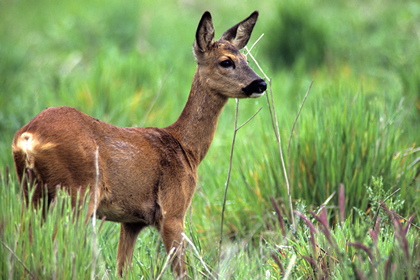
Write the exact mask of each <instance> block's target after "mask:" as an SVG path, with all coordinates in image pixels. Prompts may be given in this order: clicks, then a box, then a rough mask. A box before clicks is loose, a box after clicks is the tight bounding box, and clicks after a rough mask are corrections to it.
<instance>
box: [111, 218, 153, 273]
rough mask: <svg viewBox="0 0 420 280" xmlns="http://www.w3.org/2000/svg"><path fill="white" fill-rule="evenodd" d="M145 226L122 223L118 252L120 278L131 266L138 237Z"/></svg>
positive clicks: (142, 224)
mask: <svg viewBox="0 0 420 280" xmlns="http://www.w3.org/2000/svg"><path fill="white" fill-rule="evenodd" d="M145 226H146V224H144V223H121V230H120V241H119V242H118V252H117V261H118V276H120V277H122V274H123V271H124V269H126V267H127V264H128V265H131V261H132V259H133V251H134V245H135V244H136V239H137V236H138V235H139V233H140V231H141V230H142V229H143V228H144V227H145Z"/></svg>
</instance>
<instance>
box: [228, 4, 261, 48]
mask: <svg viewBox="0 0 420 280" xmlns="http://www.w3.org/2000/svg"><path fill="white" fill-rule="evenodd" d="M257 19H258V11H255V12H253V13H252V14H251V15H250V16H249V17H247V18H246V19H244V20H243V21H241V22H240V23H238V24H237V25H235V26H233V27H232V28H230V29H228V30H227V31H226V32H225V33H224V34H223V35H222V37H220V40H224V41H228V42H230V43H232V44H233V45H234V46H236V47H237V48H238V50H240V49H242V48H243V47H245V46H246V44H247V43H248V41H249V38H250V37H251V33H252V30H253V29H254V26H255V23H256V22H257Z"/></svg>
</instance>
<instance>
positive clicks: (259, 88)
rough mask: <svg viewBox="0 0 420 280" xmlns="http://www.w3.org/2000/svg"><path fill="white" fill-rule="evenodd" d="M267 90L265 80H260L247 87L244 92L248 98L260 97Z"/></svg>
mask: <svg viewBox="0 0 420 280" xmlns="http://www.w3.org/2000/svg"><path fill="white" fill-rule="evenodd" d="M266 89H267V83H266V82H265V81H264V80H263V79H258V80H255V81H253V82H252V83H250V84H249V85H247V86H246V87H244V88H243V89H242V91H243V92H244V93H245V94H246V95H247V96H248V97H253V98H255V97H260V96H262V95H263V94H264V92H265V90H266Z"/></svg>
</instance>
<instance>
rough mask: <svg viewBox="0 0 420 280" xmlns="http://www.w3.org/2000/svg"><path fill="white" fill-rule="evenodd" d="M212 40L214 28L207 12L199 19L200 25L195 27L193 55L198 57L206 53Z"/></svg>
mask: <svg viewBox="0 0 420 280" xmlns="http://www.w3.org/2000/svg"><path fill="white" fill-rule="evenodd" d="M213 38H214V27H213V22H212V20H211V15H210V13H209V12H205V13H204V14H203V16H202V17H201V20H200V23H199V24H198V27H197V32H196V34H195V42H194V54H195V56H196V57H199V56H200V55H202V54H203V53H205V52H206V51H208V49H209V47H210V45H211V43H212V42H213Z"/></svg>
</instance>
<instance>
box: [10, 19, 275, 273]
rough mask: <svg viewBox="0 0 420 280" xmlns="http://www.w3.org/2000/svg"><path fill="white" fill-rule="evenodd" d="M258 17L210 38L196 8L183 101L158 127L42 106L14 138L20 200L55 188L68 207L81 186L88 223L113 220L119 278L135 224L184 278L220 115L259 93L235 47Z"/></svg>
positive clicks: (35, 201) (43, 196)
mask: <svg viewBox="0 0 420 280" xmlns="http://www.w3.org/2000/svg"><path fill="white" fill-rule="evenodd" d="M257 18H258V11H255V12H253V13H252V14H251V15H250V16H249V17H247V18H246V19H245V20H243V21H241V22H239V23H238V24H236V25H234V26H233V27H231V28H230V29H228V30H227V31H226V32H225V33H223V35H222V36H221V37H220V39H219V40H217V41H216V40H214V27H213V23H212V17H211V14H210V13H209V12H208V11H206V12H205V13H204V14H203V15H202V18H201V20H200V22H199V24H198V27H197V31H196V34H195V41H194V45H193V54H194V57H195V60H196V62H197V68H196V72H195V74H194V76H193V80H192V86H191V90H190V93H189V96H188V100H187V102H186V105H185V107H184V109H183V110H182V112H181V114H180V116H179V117H178V119H177V120H176V121H175V122H174V123H173V124H171V125H169V126H167V127H165V128H158V127H117V126H114V125H112V124H108V123H105V122H102V121H100V120H98V119H96V118H93V117H91V116H89V115H87V114H84V113H82V112H80V111H79V110H77V109H75V108H72V107H50V108H47V109H45V110H43V111H41V112H40V113H39V114H38V115H37V116H35V117H34V118H33V119H32V120H31V121H29V122H28V123H27V124H26V125H24V126H23V127H22V128H21V129H19V130H18V131H17V132H16V134H15V136H14V139H13V142H12V153H13V158H14V164H15V168H16V172H17V176H18V180H19V182H20V183H21V185H22V189H23V190H22V193H23V196H24V198H25V201H26V203H27V204H28V205H29V204H30V205H33V206H34V207H39V205H40V204H41V200H42V201H43V203H45V204H46V205H47V207H48V206H49V205H50V204H51V202H53V201H54V200H55V198H56V194H57V189H58V188H62V189H64V190H66V192H67V193H68V194H69V196H70V198H71V204H72V205H76V204H77V202H78V200H79V199H80V195H79V194H80V193H86V194H87V195H88V200H89V202H88V205H87V221H89V220H90V219H91V218H92V217H96V218H98V219H104V220H106V221H111V222H117V223H120V236H119V242H118V249H117V274H118V276H120V277H122V275H123V273H125V270H126V269H127V267H128V266H130V264H131V262H132V256H133V251H134V246H135V242H136V239H137V237H138V235H139V233H140V231H141V230H142V229H143V228H145V227H147V226H152V227H155V228H156V229H157V230H158V232H159V234H160V236H161V238H162V240H163V243H164V246H165V249H166V251H167V252H168V254H169V253H172V254H173V256H172V257H173V261H172V264H171V266H172V271H173V272H174V274H175V276H176V277H177V278H178V279H181V278H184V277H186V276H187V273H186V263H185V260H184V247H185V244H184V243H183V238H182V233H183V230H184V219H185V214H186V211H187V209H188V208H189V207H190V204H191V200H192V197H193V194H194V191H195V189H196V185H197V168H198V166H199V164H200V162H201V161H202V160H203V159H204V157H205V155H206V153H207V151H208V150H209V148H210V145H211V142H212V140H213V137H214V134H215V130H216V126H217V123H218V119H219V116H220V114H221V112H222V109H223V107H224V106H225V104H226V103H227V101H228V99H229V98H257V97H260V96H262V95H263V94H264V92H265V90H266V88H267V84H266V82H265V81H264V80H263V79H262V78H261V77H260V76H258V75H257V74H256V73H255V72H254V71H253V70H252V69H251V68H250V66H249V65H248V62H247V59H246V56H245V55H244V54H243V53H242V52H240V50H241V49H242V48H244V47H245V46H246V44H247V43H248V41H249V39H250V36H251V33H252V31H253V28H254V26H255V23H256V21H257ZM29 194H31V195H30V196H29ZM29 200H30V201H29Z"/></svg>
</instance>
